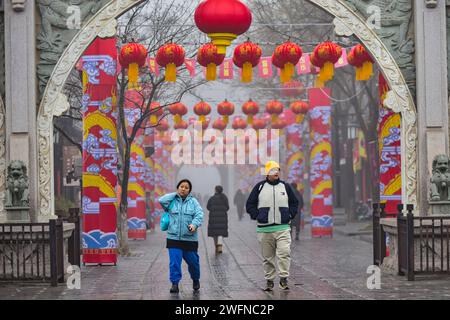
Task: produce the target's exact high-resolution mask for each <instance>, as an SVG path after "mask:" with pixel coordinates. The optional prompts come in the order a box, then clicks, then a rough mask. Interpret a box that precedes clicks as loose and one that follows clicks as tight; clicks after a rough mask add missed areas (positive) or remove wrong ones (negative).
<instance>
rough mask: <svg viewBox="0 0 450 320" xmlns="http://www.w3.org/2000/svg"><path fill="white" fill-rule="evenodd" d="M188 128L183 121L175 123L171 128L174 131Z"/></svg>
mask: <svg viewBox="0 0 450 320" xmlns="http://www.w3.org/2000/svg"><path fill="white" fill-rule="evenodd" d="M188 127H189V124H188V123H187V122H186V121H184V120H180V121H179V122H178V123H175V124H174V126H173V128H174V129H175V130H187V128H188Z"/></svg>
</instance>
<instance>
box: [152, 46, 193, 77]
mask: <svg viewBox="0 0 450 320" xmlns="http://www.w3.org/2000/svg"><path fill="white" fill-rule="evenodd" d="M185 55H186V53H185V51H184V49H183V47H182V46H180V45H178V44H175V43H169V44H166V45H164V46H162V47H161V48H159V49H158V52H157V53H156V63H158V65H160V66H161V67H163V68H166V78H165V80H166V81H167V82H175V81H177V68H178V67H181V66H182V65H183V63H184V58H185Z"/></svg>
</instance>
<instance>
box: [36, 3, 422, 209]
mask: <svg viewBox="0 0 450 320" xmlns="http://www.w3.org/2000/svg"><path fill="white" fill-rule="evenodd" d="M308 1H310V2H311V3H315V4H317V5H318V6H319V7H321V8H323V9H325V10H326V11H328V12H329V13H331V14H332V15H334V16H335V17H337V19H336V21H337V22H336V23H337V24H341V25H343V26H345V27H343V28H344V29H347V30H349V31H350V34H355V35H356V36H357V37H358V38H359V39H361V41H362V42H363V43H364V44H365V45H366V46H367V47H368V49H369V50H370V51H371V52H372V54H373V55H374V57H375V58H376V60H377V62H378V64H379V65H380V68H381V70H382V71H383V73H384V75H385V77H386V79H387V81H388V83H389V84H390V87H391V88H392V89H391V92H390V93H389V96H388V99H386V100H387V103H386V104H387V107H389V108H391V109H393V110H397V111H400V112H401V113H402V121H403V123H402V130H403V132H402V139H403V140H404V141H403V144H402V148H404V153H403V154H404V155H405V158H406V161H404V162H402V165H403V168H402V170H403V172H404V175H405V177H404V181H406V183H405V184H404V189H405V192H404V193H403V194H404V195H405V198H406V199H405V201H406V202H408V203H412V204H414V205H417V182H416V181H417V154H416V144H417V123H416V112H415V106H414V101H413V97H412V95H411V93H410V90H409V88H408V86H407V84H406V82H405V79H404V77H403V75H402V72H401V70H400V69H399V68H398V66H397V64H396V63H395V60H394V58H393V56H392V55H391V54H390V52H389V50H388V49H387V48H386V46H385V45H384V44H383V42H382V41H381V40H380V38H379V37H378V36H377V34H376V33H375V32H374V31H373V30H372V29H370V28H369V26H368V25H367V24H366V23H365V22H364V20H363V19H362V18H361V16H359V15H356V14H355V12H354V11H352V9H351V8H350V7H349V6H348V4H346V3H347V2H344V0H308ZM141 2H143V0H113V1H111V2H109V3H108V4H107V5H106V6H105V7H104V8H102V9H101V10H100V11H99V12H97V13H96V14H95V16H94V17H93V18H92V19H91V20H90V21H89V22H88V23H87V24H86V25H85V26H84V27H83V28H82V30H81V31H80V32H79V33H78V35H77V36H76V37H75V38H74V39H73V40H72V42H71V43H70V44H69V46H68V47H67V48H66V50H65V51H64V53H63V54H62V55H61V58H60V59H59V60H58V63H57V65H56V66H55V69H54V70H53V73H52V76H51V78H50V81H49V83H48V84H47V87H46V89H45V92H44V96H43V99H42V101H41V105H40V108H39V115H38V137H39V167H40V168H39V190H40V195H39V197H40V202H39V206H40V208H39V210H40V214H41V216H42V215H43V216H50V215H51V214H52V211H53V208H52V207H53V205H52V203H53V199H52V195H53V192H52V189H53V186H52V178H51V177H52V170H53V160H52V156H51V151H52V146H53V145H52V144H53V141H52V135H51V132H52V124H53V117H54V116H55V114H56V113H60V112H63V111H65V110H61V108H58V100H59V101H61V99H64V97H62V89H63V88H62V86H61V83H65V81H66V80H67V77H68V76H69V74H70V72H71V71H72V69H73V67H74V66H75V64H76V62H77V61H78V59H79V58H80V56H81V54H82V52H84V50H85V49H86V48H87V47H88V45H89V44H90V43H91V41H92V40H93V39H94V38H95V37H96V36H97V35H98V34H100V32H102V31H104V30H112V29H113V28H111V25H113V24H114V22H115V19H116V18H117V17H119V16H120V15H121V14H123V13H124V12H126V11H127V10H129V9H130V8H132V7H133V6H135V5H137V4H139V3H141ZM365 2H367V1H365Z"/></svg>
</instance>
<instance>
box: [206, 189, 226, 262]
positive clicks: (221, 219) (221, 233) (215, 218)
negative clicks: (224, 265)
mask: <svg viewBox="0 0 450 320" xmlns="http://www.w3.org/2000/svg"><path fill="white" fill-rule="evenodd" d="M215 191H216V193H215V194H214V195H213V196H212V197H211V198H210V199H209V200H208V204H207V206H206V208H207V209H208V211H209V219H208V237H212V238H213V239H214V247H215V248H216V254H217V253H222V244H219V237H222V238H227V237H228V213H227V212H228V210H229V209H230V206H229V204H228V198H227V196H226V195H225V194H224V193H223V188H222V187H221V186H217V187H216V188H215Z"/></svg>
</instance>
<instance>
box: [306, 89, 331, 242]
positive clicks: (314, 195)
mask: <svg viewBox="0 0 450 320" xmlns="http://www.w3.org/2000/svg"><path fill="white" fill-rule="evenodd" d="M330 96H331V90H330V89H317V88H314V89H310V90H309V99H310V108H311V110H310V112H309V115H310V132H311V133H310V134H311V173H310V183H311V217H312V219H311V232H312V237H313V238H316V237H322V236H332V235H333V179H332V174H333V170H332V169H333V168H332V148H331V141H332V140H331V99H330Z"/></svg>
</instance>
